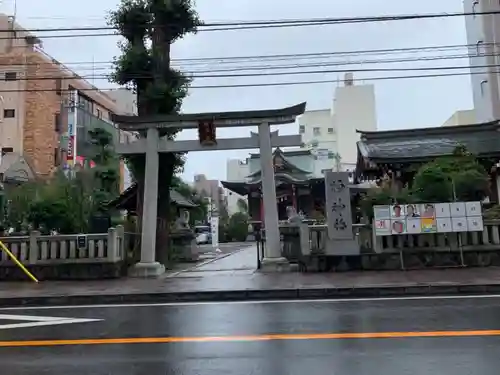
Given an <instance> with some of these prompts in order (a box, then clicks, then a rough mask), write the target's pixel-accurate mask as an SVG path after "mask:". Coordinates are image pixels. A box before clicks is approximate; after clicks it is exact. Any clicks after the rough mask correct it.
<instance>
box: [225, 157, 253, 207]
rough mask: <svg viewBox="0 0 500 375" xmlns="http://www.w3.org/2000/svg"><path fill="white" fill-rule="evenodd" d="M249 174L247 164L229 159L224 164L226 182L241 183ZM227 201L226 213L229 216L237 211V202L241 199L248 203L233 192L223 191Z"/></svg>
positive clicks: (245, 198)
mask: <svg viewBox="0 0 500 375" xmlns="http://www.w3.org/2000/svg"><path fill="white" fill-rule="evenodd" d="M249 174H250V170H249V165H248V162H247V161H246V160H245V161H242V160H239V159H229V160H228V161H227V163H226V180H227V181H243V180H245V177H247V176H248V175H249ZM224 194H225V195H226V199H227V211H228V213H229V214H230V215H232V214H234V213H236V212H238V211H239V207H238V200H240V199H243V200H244V201H245V202H248V200H247V197H243V196H241V195H239V194H236V193H235V192H233V191H230V190H228V189H224Z"/></svg>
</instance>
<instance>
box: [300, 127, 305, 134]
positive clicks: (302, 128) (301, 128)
mask: <svg viewBox="0 0 500 375" xmlns="http://www.w3.org/2000/svg"><path fill="white" fill-rule="evenodd" d="M305 132H306V127H305V126H304V125H300V126H299V133H300V134H304V133H305Z"/></svg>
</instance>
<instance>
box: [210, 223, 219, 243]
mask: <svg viewBox="0 0 500 375" xmlns="http://www.w3.org/2000/svg"><path fill="white" fill-rule="evenodd" d="M210 234H211V235H212V247H213V248H215V249H218V248H219V217H218V216H212V217H211V218H210Z"/></svg>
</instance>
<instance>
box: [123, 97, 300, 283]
mask: <svg viewBox="0 0 500 375" xmlns="http://www.w3.org/2000/svg"><path fill="white" fill-rule="evenodd" d="M305 108H306V103H305V102H304V103H301V104H298V105H295V106H292V107H287V108H282V109H274V110H259V111H239V112H216V113H194V114H181V115H155V116H113V121H114V122H115V123H116V124H117V125H118V127H119V128H120V129H121V130H125V131H144V130H145V131H147V136H146V138H141V139H137V140H135V141H133V142H130V143H119V144H117V145H116V151H117V153H119V154H122V155H133V154H145V155H146V170H145V178H144V200H143V202H144V203H143V204H144V207H143V218H142V233H141V260H140V262H139V263H137V264H136V265H135V266H134V267H133V272H132V275H134V276H141V277H148V276H158V275H160V274H161V273H163V272H164V271H165V268H164V266H163V265H161V264H159V263H158V262H157V261H156V259H155V246H156V224H157V222H156V220H157V210H158V208H157V200H158V168H160V167H161V166H160V165H159V153H166V152H190V151H211V150H213V151H220V150H242V149H255V148H258V149H259V150H260V162H261V170H262V195H263V203H264V206H265V207H266V209H265V210H264V225H265V228H266V253H265V258H264V260H263V262H262V266H263V267H264V268H271V269H274V268H276V269H281V268H282V266H283V263H286V262H287V261H286V259H284V258H283V257H282V256H281V246H280V233H279V226H278V208H277V205H276V185H275V180H274V169H273V153H272V148H273V147H292V146H299V145H300V144H301V143H302V137H301V136H300V135H298V134H297V135H279V134H278V131H274V132H271V129H270V127H271V126H273V125H283V124H290V123H294V122H295V119H296V117H297V116H299V115H301V114H303V113H304V111H305ZM252 126H253V127H258V132H257V133H253V132H251V134H250V136H249V137H239V138H221V139H218V138H217V137H216V131H217V129H218V128H234V127H252ZM166 128H175V129H180V130H184V129H198V137H199V139H197V140H178V141H177V140H169V139H167V138H166V137H160V136H159V130H160V129H166Z"/></svg>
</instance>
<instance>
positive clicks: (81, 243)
mask: <svg viewBox="0 0 500 375" xmlns="http://www.w3.org/2000/svg"><path fill="white" fill-rule="evenodd" d="M76 247H78V248H79V249H86V248H87V236H86V235H85V234H79V235H78V236H76Z"/></svg>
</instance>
